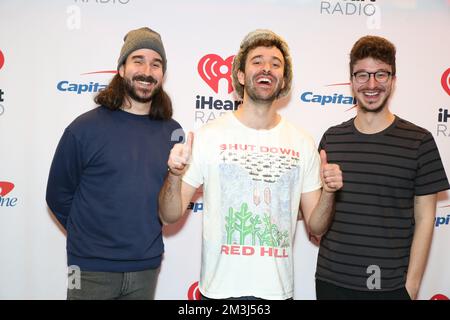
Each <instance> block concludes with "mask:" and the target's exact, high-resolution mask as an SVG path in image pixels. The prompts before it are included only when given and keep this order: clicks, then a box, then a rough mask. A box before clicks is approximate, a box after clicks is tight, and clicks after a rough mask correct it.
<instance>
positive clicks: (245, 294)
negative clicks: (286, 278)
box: [198, 285, 294, 300]
mask: <svg viewBox="0 0 450 320" xmlns="http://www.w3.org/2000/svg"><path fill="white" fill-rule="evenodd" d="M198 289H199V290H200V293H201V294H202V295H204V296H205V297H207V298H210V299H229V298H239V297H256V298H260V299H264V300H287V299H292V298H293V296H294V292H292V291H291V292H288V293H286V294H281V295H280V294H266V293H262V294H260V293H255V292H242V293H236V292H234V293H229V294H227V293H226V292H225V293H212V292H208V291H207V290H205V289H203V288H202V287H201V286H200V285H199V288H198Z"/></svg>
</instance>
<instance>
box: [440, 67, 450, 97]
mask: <svg viewBox="0 0 450 320" xmlns="http://www.w3.org/2000/svg"><path fill="white" fill-rule="evenodd" d="M441 84H442V88H444V90H445V92H447V94H448V95H449V96H450V68H448V69H447V70H445V71H444V73H443V74H442V77H441Z"/></svg>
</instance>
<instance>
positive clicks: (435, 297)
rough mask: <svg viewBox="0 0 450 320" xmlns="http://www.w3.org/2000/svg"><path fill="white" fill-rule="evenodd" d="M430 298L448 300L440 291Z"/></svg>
mask: <svg viewBox="0 0 450 320" xmlns="http://www.w3.org/2000/svg"><path fill="white" fill-rule="evenodd" d="M430 300H448V297H447V296H445V295H443V294H440V293H439V294H435V295H434V296H432V297H431V299H430Z"/></svg>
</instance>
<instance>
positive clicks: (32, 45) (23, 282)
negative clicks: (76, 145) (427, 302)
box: [0, 0, 450, 299]
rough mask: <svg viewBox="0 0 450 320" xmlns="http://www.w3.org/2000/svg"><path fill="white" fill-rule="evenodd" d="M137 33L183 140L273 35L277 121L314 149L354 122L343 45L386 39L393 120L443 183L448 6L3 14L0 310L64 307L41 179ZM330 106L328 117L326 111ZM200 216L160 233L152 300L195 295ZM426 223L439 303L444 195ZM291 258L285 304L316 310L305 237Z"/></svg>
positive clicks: (48, 4)
mask: <svg viewBox="0 0 450 320" xmlns="http://www.w3.org/2000/svg"><path fill="white" fill-rule="evenodd" d="M142 26H149V27H151V28H153V29H155V30H156V31H158V32H159V33H160V34H161V35H162V38H163V42H164V45H165V48H166V53H167V59H168V71H167V74H166V82H165V88H166V91H167V92H168V93H169V94H170V96H171V97H172V100H173V103H174V109H175V113H174V118H175V119H176V120H178V121H179V122H180V123H181V125H182V126H183V127H184V129H185V130H186V131H189V130H195V129H197V128H198V127H200V126H201V125H202V124H203V123H205V122H206V121H208V120H210V119H213V118H215V117H217V116H218V115H220V113H221V112H226V110H223V109H221V108H220V107H218V104H220V102H215V103H216V104H215V106H216V108H217V109H214V107H212V105H211V104H210V106H211V107H212V109H209V106H208V105H206V106H205V109H196V104H198V105H199V107H201V106H200V105H201V103H200V102H201V101H202V99H203V100H204V101H209V100H210V99H212V101H213V103H214V101H219V100H222V101H223V104H225V105H229V104H231V103H232V102H228V103H227V100H230V101H233V100H234V96H233V93H232V92H231V93H229V92H228V84H229V83H228V80H227V77H226V74H227V71H228V70H227V65H226V63H225V62H224V60H226V59H227V58H228V57H230V56H232V55H234V54H235V53H236V52H237V50H238V47H239V44H240V42H241V40H242V38H243V37H244V36H245V35H246V34H247V33H248V32H250V31H252V30H254V29H257V28H268V29H272V30H273V31H275V32H276V33H278V34H280V35H281V36H283V37H284V38H285V39H286V40H287V42H288V44H289V45H290V48H291V53H292V57H293V64H294V83H293V90H292V94H291V95H290V97H288V98H287V99H285V100H284V101H283V103H282V105H283V106H284V107H283V108H282V109H281V110H280V112H281V113H282V114H283V115H284V116H287V117H289V118H290V120H292V121H294V122H296V123H298V124H299V125H301V126H302V127H303V128H305V129H306V130H307V131H309V132H310V133H311V134H312V135H313V136H314V137H315V139H316V142H318V141H319V139H320V137H321V135H322V133H323V132H324V131H325V130H326V129H327V128H328V127H330V126H331V125H335V124H337V123H340V122H342V121H344V120H347V119H348V118H350V117H353V116H354V110H351V107H352V105H351V104H346V103H339V101H341V102H342V101H347V102H348V100H349V98H348V97H349V96H350V90H349V86H348V85H346V84H345V83H347V82H348V57H349V51H350V49H351V47H352V45H353V43H354V42H355V41H356V40H357V39H358V38H359V37H361V36H363V35H366V34H375V35H381V36H385V37H387V38H388V39H389V40H391V41H392V42H393V43H394V44H395V45H396V47H397V75H398V80H397V88H396V91H395V93H394V98H393V100H392V110H393V111H394V113H396V114H397V115H399V116H401V117H403V118H406V119H408V120H410V121H412V122H414V123H416V124H418V125H420V126H422V127H425V128H427V129H428V130H430V131H431V132H432V133H433V136H434V137H435V139H436V142H437V144H438V146H439V149H440V152H441V157H442V159H443V162H444V165H445V167H446V171H447V173H448V174H450V148H449V147H450V116H448V117H447V116H446V115H448V114H449V113H450V88H449V87H450V79H449V73H450V61H449V57H450V41H449V30H450V2H449V1H448V0H397V1H394V0H391V1H387V0H370V1H369V0H366V1H349V0H328V1H319V0H310V1H307V0H278V1H275V0H254V1H252V0H247V1H244V0H239V1H237V0H209V1H206V0H204V1H200V0H199V1H189V2H186V1H181V0H180V1H176V0H165V1H158V2H153V1H152V2H150V1H145V0H85V1H77V0H61V1H59V0H58V1H56V0H55V1H51V0H40V1H24V0H14V1H13V0H2V1H1V2H0V299H64V298H65V295H66V283H67V280H66V272H67V268H66V252H65V235H64V233H63V232H62V231H61V230H60V229H59V228H58V226H57V225H56V223H55V222H54V220H53V219H52V217H51V215H50V212H49V210H48V209H47V206H46V203H45V187H46V181H47V176H48V170H49V167H50V163H51V160H52V157H53V153H54V150H55V148H56V145H57V143H58V141H59V138H60V137H61V135H62V133H63V130H64V128H65V127H66V126H67V125H68V124H69V123H70V122H71V121H72V120H73V119H74V118H75V117H76V116H78V115H80V114H81V113H83V112H85V111H88V110H90V109H92V108H93V107H94V106H95V105H94V103H93V100H92V97H93V95H94V94H95V91H96V90H98V88H99V87H101V86H103V85H105V84H107V83H108V82H109V80H110V79H111V77H112V74H111V73H99V72H100V71H110V70H115V68H116V61H117V58H118V54H119V51H120V48H121V46H122V43H123V40H122V39H123V36H124V35H125V34H126V32H127V31H129V30H131V29H136V28H139V27H142ZM210 54H215V55H217V56H218V57H217V56H216V57H215V58H214V57H209V59H212V60H211V62H215V63H218V64H219V66H220V65H222V66H221V67H220V72H221V73H223V74H225V76H223V77H222V78H221V79H217V78H212V79H210V80H208V78H207V77H208V76H211V69H210V68H209V65H208V64H200V67H199V62H200V61H201V60H202V58H204V57H205V56H207V55H210ZM202 75H203V77H202ZM204 78H205V79H207V80H206V81H205V80H204ZM214 89H217V90H214ZM339 95H343V97H341V98H340V99H339ZM302 96H303V97H304V99H302ZM330 97H331V98H332V97H335V103H328V102H327V101H328V100H331V98H330ZM345 97H347V98H345ZM311 100H312V101H311ZM314 101H322V103H321V102H314ZM123 201H127V199H123ZM201 206H202V201H201V198H199V199H198V200H197V202H196V203H194V205H193V207H194V208H193V209H194V210H192V212H191V213H190V214H189V215H187V217H186V219H184V220H183V221H182V222H180V223H178V224H176V225H173V226H170V227H168V228H166V229H165V244H166V253H165V257H164V260H163V264H162V268H161V273H160V277H159V281H158V286H157V292H156V299H188V295H189V294H191V295H192V294H193V295H194V296H195V293H196V292H197V290H196V287H195V282H196V281H198V277H199V266H200V249H201V246H200V240H201V218H202V210H201ZM436 216H437V218H436V227H435V234H434V238H433V244H432V249H431V254H430V258H429V264H428V268H427V271H426V274H425V277H424V280H423V284H422V288H421V291H420V294H419V298H420V299H430V298H431V297H432V296H434V295H436V294H442V295H445V296H447V297H450V273H449V272H448V270H450V254H449V253H448V252H449V251H448V244H449V243H450V223H449V220H450V193H449V192H443V193H441V194H440V195H439V202H438V208H437V214H436ZM294 250H295V263H296V264H295V272H296V275H295V299H315V293H314V271H315V264H316V256H317V248H316V247H315V246H314V245H313V244H311V243H309V242H308V241H307V239H306V236H305V232H304V229H303V225H302V224H299V228H298V229H297V235H296V242H295V245H294Z"/></svg>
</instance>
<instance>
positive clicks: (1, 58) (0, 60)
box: [0, 50, 5, 69]
mask: <svg viewBox="0 0 450 320" xmlns="http://www.w3.org/2000/svg"><path fill="white" fill-rule="evenodd" d="M4 64H5V56H4V55H3V52H2V50H0V69H1V68H2V67H3V65H4Z"/></svg>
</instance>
